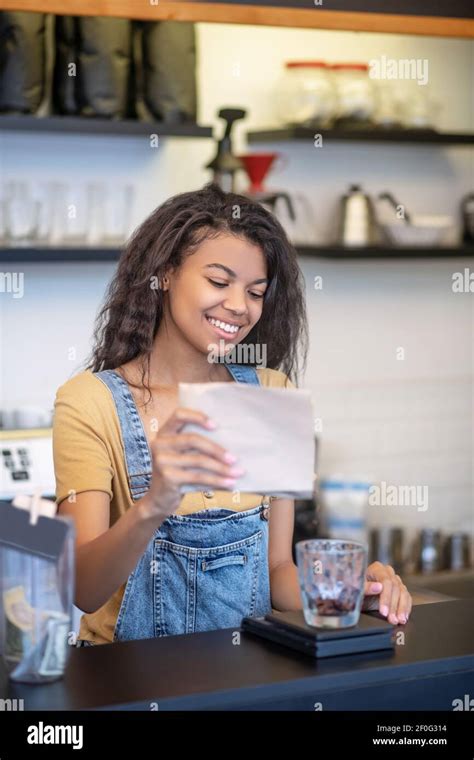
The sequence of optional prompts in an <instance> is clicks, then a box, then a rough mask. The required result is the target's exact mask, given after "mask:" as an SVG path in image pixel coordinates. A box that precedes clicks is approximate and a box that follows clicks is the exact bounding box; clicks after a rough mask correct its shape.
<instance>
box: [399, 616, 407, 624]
mask: <svg viewBox="0 0 474 760" xmlns="http://www.w3.org/2000/svg"><path fill="white" fill-rule="evenodd" d="M399 620H400V623H403V624H405V623H406V622H407V619H406V616H405V615H400V617H399Z"/></svg>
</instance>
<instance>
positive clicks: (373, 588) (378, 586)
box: [370, 583, 383, 594]
mask: <svg viewBox="0 0 474 760" xmlns="http://www.w3.org/2000/svg"><path fill="white" fill-rule="evenodd" d="M382 588H383V586H382V584H381V583H372V585H371V587H370V590H371V591H372V593H374V594H376V593H377V591H382Z"/></svg>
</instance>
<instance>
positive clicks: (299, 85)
mask: <svg viewBox="0 0 474 760" xmlns="http://www.w3.org/2000/svg"><path fill="white" fill-rule="evenodd" d="M277 103H278V118H279V120H280V122H281V123H282V124H285V125H299V126H309V127H316V128H317V127H321V128H325V127H329V126H330V125H331V123H332V120H333V118H334V115H335V105H336V95H335V92H334V87H333V83H332V77H331V76H330V72H329V69H328V65H327V64H326V63H325V62H324V61H287V62H286V63H285V73H284V75H283V76H282V78H281V80H280V82H279V89H278V97H277Z"/></svg>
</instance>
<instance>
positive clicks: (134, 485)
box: [94, 369, 152, 498]
mask: <svg viewBox="0 0 474 760" xmlns="http://www.w3.org/2000/svg"><path fill="white" fill-rule="evenodd" d="M94 375H95V376H96V377H97V378H99V380H101V381H102V382H103V383H104V384H105V385H106V386H107V387H108V388H109V390H110V391H111V393H112V396H113V399H114V402H115V406H116V409H117V414H118V418H119V422H120V428H121V431H122V439H123V445H124V453H125V462H126V465H127V473H128V477H129V480H130V490H131V493H132V496H133V497H134V498H139V497H140V496H142V495H143V494H144V493H145V492H146V491H147V489H148V485H149V476H150V473H151V470H152V466H151V458H150V450H149V447H148V441H147V438H146V435H145V430H144V428H143V423H142V420H141V417H140V415H139V414H138V410H137V407H136V404H135V400H134V398H133V396H132V394H131V392H130V388H129V387H128V384H127V383H126V381H125V380H124V379H123V377H121V376H120V375H119V374H118V373H117V372H115V371H114V370H111V369H106V370H103V371H102V372H95V373H94Z"/></svg>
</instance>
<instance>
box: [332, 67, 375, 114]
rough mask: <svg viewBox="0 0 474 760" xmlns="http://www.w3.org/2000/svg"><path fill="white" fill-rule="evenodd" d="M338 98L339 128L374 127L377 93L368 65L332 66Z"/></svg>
mask: <svg viewBox="0 0 474 760" xmlns="http://www.w3.org/2000/svg"><path fill="white" fill-rule="evenodd" d="M331 70H332V73H333V78H334V87H335V91H336V96H337V107H336V111H337V113H336V116H337V126H341V127H342V126H347V127H351V126H372V119H373V116H374V111H375V92H374V88H373V86H372V82H371V80H370V79H369V75H368V70H369V67H368V64H366V63H334V64H333V65H332V66H331Z"/></svg>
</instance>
